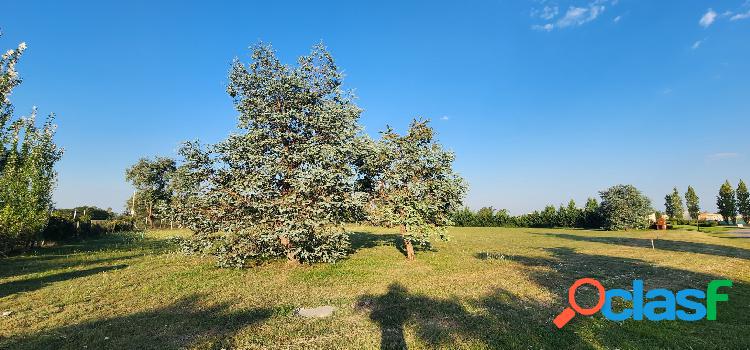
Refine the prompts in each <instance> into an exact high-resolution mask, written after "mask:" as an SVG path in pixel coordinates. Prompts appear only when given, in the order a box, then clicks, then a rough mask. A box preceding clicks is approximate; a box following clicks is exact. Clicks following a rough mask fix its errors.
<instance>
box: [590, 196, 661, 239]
mask: <svg viewBox="0 0 750 350" xmlns="http://www.w3.org/2000/svg"><path fill="white" fill-rule="evenodd" d="M599 194H600V196H601V197H602V204H601V213H602V218H603V220H604V227H605V228H606V229H608V230H628V229H643V228H646V227H648V224H649V222H648V216H649V214H651V213H652V212H653V210H652V209H651V200H649V199H648V197H646V196H644V195H643V194H641V192H640V191H638V189H637V188H635V187H634V186H632V185H616V186H612V187H610V188H609V189H607V190H604V191H601V192H599Z"/></svg>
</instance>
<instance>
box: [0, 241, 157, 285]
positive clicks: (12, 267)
mask: <svg viewBox="0 0 750 350" xmlns="http://www.w3.org/2000/svg"><path fill="white" fill-rule="evenodd" d="M170 248H171V244H170V243H169V242H168V241H167V240H160V239H151V238H141V236H140V234H137V233H114V234H107V235H105V236H103V237H99V238H93V239H87V240H85V241H75V242H68V243H66V244H63V245H59V246H51V247H42V248H37V249H34V250H33V251H30V252H28V253H25V254H20V255H15V256H10V257H6V258H2V259H0V278H8V277H13V276H20V275H24V274H32V273H43V272H47V271H51V270H57V269H64V268H71V267H77V266H90V265H97V264H101V263H112V262H116V261H120V260H125V259H131V258H135V257H137V256H142V255H145V254H155V253H159V252H163V251H167V250H168V249H170ZM102 252H114V253H125V252H128V253H130V252H134V253H135V254H128V255H126V256H115V257H104V258H100V259H88V257H89V256H90V254H95V253H102Z"/></svg>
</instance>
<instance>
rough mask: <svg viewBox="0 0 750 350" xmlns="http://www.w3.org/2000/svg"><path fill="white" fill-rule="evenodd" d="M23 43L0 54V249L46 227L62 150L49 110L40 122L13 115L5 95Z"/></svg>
mask: <svg viewBox="0 0 750 350" xmlns="http://www.w3.org/2000/svg"><path fill="white" fill-rule="evenodd" d="M25 48H26V45H25V44H24V43H21V44H20V45H19V46H18V48H17V49H15V50H8V51H7V52H6V53H5V54H3V55H2V57H1V58H0V254H3V253H6V252H8V251H10V250H13V249H16V248H24V247H27V246H29V245H31V244H33V243H34V242H35V241H36V239H37V235H38V234H39V233H40V232H41V231H42V230H43V229H44V228H45V226H46V225H47V222H48V220H49V213H50V210H51V207H52V189H53V188H54V185H55V179H56V175H57V174H56V173H55V171H54V164H55V163H56V162H57V161H58V160H59V159H60V157H61V156H62V150H60V149H58V148H57V146H56V145H55V143H54V141H53V138H54V134H55V125H54V124H53V123H52V121H53V119H54V115H50V116H49V117H48V118H47V120H46V121H45V123H44V124H43V126H42V127H37V125H36V109H34V110H33V111H32V114H31V116H29V117H25V118H19V119H16V120H12V117H13V105H12V104H11V103H10V100H9V96H10V94H11V91H12V90H13V88H14V87H16V86H18V84H20V82H21V80H20V79H19V76H18V73H17V71H16V70H15V66H16V64H17V62H18V59H19V58H20V56H21V54H22V53H23V51H24V49H25Z"/></svg>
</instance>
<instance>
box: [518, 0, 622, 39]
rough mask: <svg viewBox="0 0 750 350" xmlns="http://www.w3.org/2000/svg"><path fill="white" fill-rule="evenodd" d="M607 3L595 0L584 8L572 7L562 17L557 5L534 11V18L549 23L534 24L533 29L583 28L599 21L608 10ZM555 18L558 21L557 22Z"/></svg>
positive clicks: (606, 1)
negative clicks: (587, 24) (596, 20)
mask: <svg viewBox="0 0 750 350" xmlns="http://www.w3.org/2000/svg"><path fill="white" fill-rule="evenodd" d="M607 3H608V0H594V1H592V2H589V3H588V4H586V5H584V6H570V7H568V9H567V10H566V11H565V13H564V14H562V16H558V14H559V13H560V10H559V8H558V7H557V6H556V5H552V6H551V5H547V6H545V7H544V8H542V9H541V10H532V17H538V18H539V19H542V20H544V21H548V23H544V24H534V25H532V26H531V28H532V29H535V30H541V31H547V32H549V31H552V30H553V29H555V28H567V27H577V26H581V25H583V24H586V23H589V22H591V21H593V20H595V19H597V18H598V17H599V16H600V15H601V14H602V13H604V10H605V9H606V6H605V4H607ZM610 3H611V4H613V5H614V4H615V3H616V1H611V2H610ZM555 18H557V19H556V20H555ZM618 18H619V16H618ZM617 21H619V19H617V20H615V22H617Z"/></svg>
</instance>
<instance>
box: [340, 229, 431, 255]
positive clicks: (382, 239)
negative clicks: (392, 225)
mask: <svg viewBox="0 0 750 350" xmlns="http://www.w3.org/2000/svg"><path fill="white" fill-rule="evenodd" d="M349 242H350V244H351V249H352V253H355V252H357V251H359V250H360V249H367V248H374V247H380V246H392V247H396V249H398V251H399V252H401V254H402V255H403V256H406V248H405V247H404V242H403V240H402V239H401V235H399V234H395V233H371V232H350V233H349ZM414 250H415V251H417V252H420V251H434V249H433V248H432V246H431V245H429V244H427V245H418V244H417V245H414Z"/></svg>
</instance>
